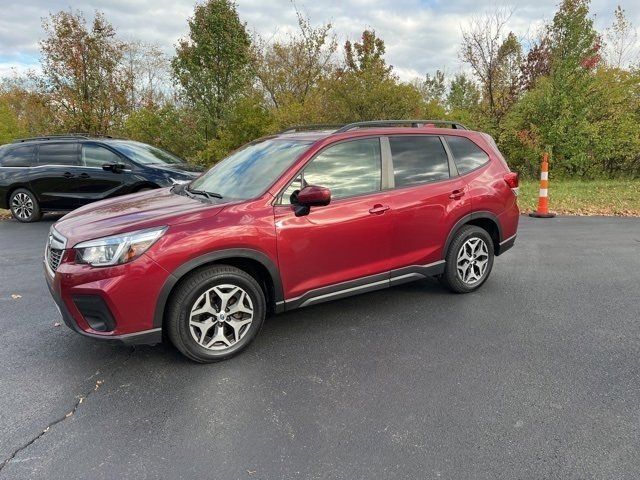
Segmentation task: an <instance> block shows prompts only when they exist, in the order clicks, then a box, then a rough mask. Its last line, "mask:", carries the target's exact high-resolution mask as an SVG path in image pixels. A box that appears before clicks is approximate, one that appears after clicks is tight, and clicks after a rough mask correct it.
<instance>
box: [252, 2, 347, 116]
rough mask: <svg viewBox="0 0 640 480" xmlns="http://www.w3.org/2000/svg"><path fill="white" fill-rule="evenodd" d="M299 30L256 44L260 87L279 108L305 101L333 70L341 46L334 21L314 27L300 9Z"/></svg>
mask: <svg viewBox="0 0 640 480" xmlns="http://www.w3.org/2000/svg"><path fill="white" fill-rule="evenodd" d="M296 14H297V17H298V33H297V34H293V35H290V36H288V37H287V38H286V39H284V40H278V41H275V42H273V43H270V44H266V43H265V42H264V41H263V40H261V39H259V40H258V42H256V46H255V52H254V54H255V72H256V77H257V79H258V84H259V86H260V88H261V89H262V90H263V91H264V92H265V94H266V96H267V98H268V100H269V102H270V103H271V104H272V105H273V106H274V108H275V109H276V110H280V109H281V108H284V107H287V106H288V105H290V104H297V105H303V104H305V102H306V101H307V100H308V99H309V97H310V96H311V95H312V94H313V91H314V89H315V88H316V87H317V86H318V83H319V81H320V80H321V79H323V78H325V77H326V76H327V75H328V74H329V73H330V72H331V70H332V68H333V64H332V56H333V54H334V52H335V51H336V48H337V43H336V39H335V36H334V35H333V34H332V33H331V24H330V23H327V24H324V25H321V26H319V27H313V26H312V25H311V23H310V22H309V19H307V18H305V17H304V16H303V15H302V14H301V13H300V12H296Z"/></svg>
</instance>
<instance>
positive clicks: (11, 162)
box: [0, 146, 35, 167]
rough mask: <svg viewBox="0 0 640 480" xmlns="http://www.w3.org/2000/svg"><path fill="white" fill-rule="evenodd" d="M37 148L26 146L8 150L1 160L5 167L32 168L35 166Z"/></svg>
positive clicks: (0, 162) (0, 163)
mask: <svg viewBox="0 0 640 480" xmlns="http://www.w3.org/2000/svg"><path fill="white" fill-rule="evenodd" d="M34 153H35V147H33V146H24V147H17V148H12V149H10V150H7V151H6V153H5V155H4V156H3V157H2V159H1V160H0V165H2V166H3V167H30V166H31V165H33V154H34Z"/></svg>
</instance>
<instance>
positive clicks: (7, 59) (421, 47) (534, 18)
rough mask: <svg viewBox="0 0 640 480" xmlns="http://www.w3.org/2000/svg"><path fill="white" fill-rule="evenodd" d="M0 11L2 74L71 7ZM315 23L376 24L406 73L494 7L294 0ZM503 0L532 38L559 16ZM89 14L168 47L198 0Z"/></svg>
mask: <svg viewBox="0 0 640 480" xmlns="http://www.w3.org/2000/svg"><path fill="white" fill-rule="evenodd" d="M2 3H3V5H2V7H1V11H2V15H1V16H0V75H2V74H3V73H5V72H6V71H7V70H10V69H11V68H16V69H17V70H18V71H22V70H21V69H25V68H28V67H29V66H31V65H34V64H37V55H38V41H39V40H40V39H41V38H42V35H43V31H42V26H41V20H42V18H43V17H46V16H47V15H48V14H49V13H50V12H55V11H58V10H64V9H69V8H70V7H69V4H68V3H67V2H66V1H65V0H24V1H23V2H17V1H16V0H2ZM621 3H622V6H623V8H626V10H627V14H628V17H629V18H630V19H631V21H632V22H633V23H634V24H635V25H636V26H640V2H637V1H635V0H621ZM296 5H297V6H298V8H300V9H301V10H302V11H303V12H304V13H306V14H307V15H309V17H310V18H311V20H312V22H313V23H314V24H320V23H325V22H331V23H332V24H333V25H334V27H335V33H336V34H337V36H338V40H339V42H340V44H341V45H342V44H343V43H344V41H345V40H346V39H348V38H349V39H356V38H358V36H359V35H360V33H361V32H362V30H363V29H365V28H372V29H375V30H376V32H377V33H378V34H379V35H380V36H381V37H382V38H383V39H384V40H385V43H386V47H387V55H386V58H387V61H388V62H389V63H390V64H391V65H394V67H395V68H396V72H397V73H398V74H399V75H400V76H401V78H403V79H409V78H411V77H413V76H415V75H424V74H425V73H427V72H433V71H435V70H436V69H444V70H446V71H447V72H449V73H455V72H457V71H459V70H460V69H461V68H462V65H461V64H460V62H459V60H458V55H457V53H458V47H459V45H460V39H461V26H463V25H466V24H468V22H469V20H470V18H471V16H472V15H474V14H475V15H478V14H482V13H484V12H485V11H490V10H492V9H494V8H495V6H496V5H497V3H496V1H495V0H491V1H488V0H478V1H471V0H448V1H447V0H351V1H340V0H314V1H310V0H296ZM498 5H502V6H505V7H507V8H510V9H512V10H513V15H512V17H511V19H510V22H509V28H510V29H511V30H513V31H514V32H515V33H516V35H518V36H520V37H522V38H526V37H528V36H530V35H532V34H533V33H535V31H536V30H537V29H538V28H539V27H540V26H541V25H542V24H543V23H544V22H545V21H548V20H550V19H551V18H552V17H553V14H554V12H555V9H556V5H557V0H538V1H536V2H531V1H526V2H523V1H506V2H503V3H499V4H498ZM72 8H73V9H74V10H76V9H79V10H82V11H83V12H84V13H85V15H86V16H87V17H91V15H93V12H94V11H95V10H96V9H99V10H102V11H104V13H105V15H106V16H107V19H108V20H109V21H111V22H112V23H113V24H114V25H115V27H116V29H117V30H118V32H119V33H120V35H121V36H122V37H124V38H127V39H134V38H135V39H141V40H144V41H146V42H152V43H157V44H159V45H161V46H162V47H163V48H164V49H165V51H166V52H167V53H168V54H171V53H172V52H173V47H174V45H175V44H176V42H177V40H178V38H180V37H181V36H183V35H185V34H186V32H187V18H188V17H189V16H190V15H191V13H192V11H193V0H178V1H175V0H90V1H88V2H86V3H83V4H81V5H78V4H76V5H73V6H72ZM614 8H615V5H614V4H613V3H612V2H611V1H610V0H594V1H593V3H592V13H593V14H594V15H595V18H596V24H597V26H598V27H599V28H600V29H602V28H604V27H606V26H607V25H608V24H609V23H611V21H612V18H613V15H612V13H613V9H614ZM238 10H239V12H240V16H241V18H242V20H243V21H245V22H247V27H248V29H249V30H250V31H255V32H257V33H259V34H260V35H261V36H263V37H264V38H266V39H269V38H272V37H273V36H274V35H276V36H282V35H284V34H285V33H287V32H290V31H293V30H295V28H296V16H295V10H294V6H293V4H292V3H291V1H290V0H272V1H268V0H238Z"/></svg>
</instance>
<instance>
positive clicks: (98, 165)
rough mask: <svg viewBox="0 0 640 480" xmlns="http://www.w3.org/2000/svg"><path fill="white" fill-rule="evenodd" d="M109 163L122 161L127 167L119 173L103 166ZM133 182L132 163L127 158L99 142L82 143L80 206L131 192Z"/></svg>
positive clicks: (78, 181)
mask: <svg viewBox="0 0 640 480" xmlns="http://www.w3.org/2000/svg"><path fill="white" fill-rule="evenodd" d="M107 163H111V164H113V163H122V164H125V165H126V166H127V168H126V169H125V170H123V171H120V172H117V173H116V172H113V171H107V170H104V169H103V168H102V166H103V165H104V164H107ZM132 183H134V182H133V181H132V173H131V164H130V162H129V161H128V160H127V159H125V158H124V157H122V156H121V155H119V154H118V153H116V152H114V151H113V150H110V149H109V148H107V147H105V146H103V145H100V144H98V143H93V142H83V143H82V144H81V145H80V171H79V174H78V176H77V179H76V196H77V202H78V206H80V205H85V204H87V203H91V202H95V201H96V200H102V199H103V198H108V197H113V196H116V195H122V194H125V193H129V189H130V186H131V184H132Z"/></svg>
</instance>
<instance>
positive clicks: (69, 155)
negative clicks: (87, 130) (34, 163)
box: [38, 143, 78, 165]
mask: <svg viewBox="0 0 640 480" xmlns="http://www.w3.org/2000/svg"><path fill="white" fill-rule="evenodd" d="M38 165H78V144H77V143H43V144H41V145H40V147H38Z"/></svg>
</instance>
